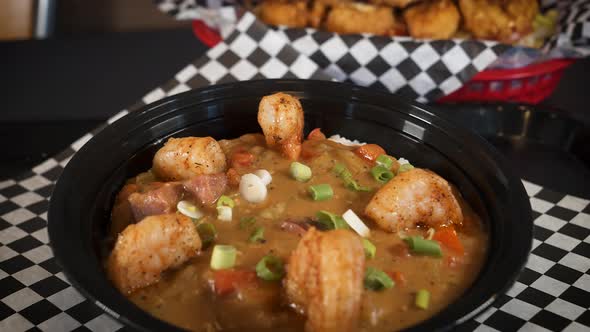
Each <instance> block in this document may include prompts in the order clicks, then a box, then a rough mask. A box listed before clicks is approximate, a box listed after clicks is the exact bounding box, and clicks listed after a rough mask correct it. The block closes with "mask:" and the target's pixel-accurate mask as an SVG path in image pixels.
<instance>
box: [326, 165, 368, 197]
mask: <svg viewBox="0 0 590 332" xmlns="http://www.w3.org/2000/svg"><path fill="white" fill-rule="evenodd" d="M332 172H333V173H334V174H335V175H336V176H337V177H339V178H341V179H342V181H343V182H344V186H345V187H346V188H348V189H350V190H354V191H371V188H369V187H365V186H361V185H359V184H358V183H357V182H356V181H355V180H354V179H353V178H352V174H351V173H350V171H349V170H348V168H346V166H344V164H341V163H339V164H336V165H334V168H332Z"/></svg>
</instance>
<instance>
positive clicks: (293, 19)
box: [258, 0, 308, 28]
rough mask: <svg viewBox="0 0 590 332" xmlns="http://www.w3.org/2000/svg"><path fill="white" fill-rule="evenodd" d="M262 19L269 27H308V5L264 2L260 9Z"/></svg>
mask: <svg viewBox="0 0 590 332" xmlns="http://www.w3.org/2000/svg"><path fill="white" fill-rule="evenodd" d="M258 11H259V14H258V15H259V17H260V19H261V20H262V21H263V22H264V23H266V24H269V25H284V26H288V27H291V28H304V27H306V26H307V21H308V13H307V5H306V3H305V2H303V1H296V2H284V1H276V0H273V1H264V2H262V4H260V6H259V7H258Z"/></svg>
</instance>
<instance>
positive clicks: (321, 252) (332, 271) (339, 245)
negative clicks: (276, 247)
mask: <svg viewBox="0 0 590 332" xmlns="http://www.w3.org/2000/svg"><path fill="white" fill-rule="evenodd" d="M364 271H365V254H364V251H363V246H362V243H361V239H360V238H359V237H358V236H357V235H355V234H354V233H352V232H350V231H348V230H335V231H329V232H319V231H317V230H316V229H315V228H310V229H309V230H308V231H307V233H306V234H305V236H304V237H303V238H302V239H301V241H300V242H299V244H298V245H297V248H296V249H295V251H293V253H292V254H291V257H290V259H289V264H288V266H287V277H286V279H285V280H284V284H285V288H286V292H287V297H288V299H289V301H290V302H291V304H292V305H293V306H294V307H295V308H296V309H298V310H299V311H300V312H301V313H303V314H305V315H306V316H307V322H306V323H305V330H306V331H307V332H331V331H334V332H336V331H338V332H341V331H352V330H355V329H356V327H357V325H358V319H359V312H360V306H361V295H362V292H363V274H364Z"/></svg>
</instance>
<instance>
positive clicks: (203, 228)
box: [197, 222, 217, 249]
mask: <svg viewBox="0 0 590 332" xmlns="http://www.w3.org/2000/svg"><path fill="white" fill-rule="evenodd" d="M197 233H199V238H201V243H202V247H203V249H205V248H207V247H209V246H210V245H211V243H213V241H215V239H216V238H217V230H215V226H213V224H210V223H208V222H204V223H202V224H198V225H197Z"/></svg>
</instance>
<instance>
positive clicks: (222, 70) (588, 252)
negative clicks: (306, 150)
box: [0, 17, 590, 332]
mask: <svg viewBox="0 0 590 332" xmlns="http://www.w3.org/2000/svg"><path fill="white" fill-rule="evenodd" d="M280 34H281V32H277V31H273V30H268V29H266V27H265V26H264V25H262V24H260V23H259V22H258V21H256V20H255V19H254V18H253V17H252V18H251V19H249V20H242V21H240V23H239V24H237V25H236V28H235V30H234V31H233V32H231V33H230V37H229V38H227V39H226V40H225V41H224V42H222V43H220V44H219V45H217V46H215V47H214V48H212V49H210V50H209V51H208V52H207V54H206V55H205V56H204V57H202V58H200V59H198V60H197V61H195V62H194V63H192V64H189V65H188V66H186V67H185V68H184V69H182V70H181V71H180V72H178V73H177V74H176V75H175V76H174V78H173V79H172V80H170V81H169V82H168V83H166V84H164V85H162V86H161V87H158V88H156V89H154V90H153V91H151V92H150V93H148V94H147V95H146V96H144V97H143V98H142V100H141V101H140V102H139V103H138V104H136V105H134V106H132V107H130V108H129V110H124V111H122V112H119V113H118V114H117V115H115V116H113V117H112V118H111V119H109V120H108V122H107V123H106V124H105V125H104V126H108V125H109V124H111V123H113V122H114V121H117V120H118V119H119V118H121V117H122V116H124V115H125V114H127V113H128V112H130V111H133V110H135V109H137V108H138V107H141V106H143V105H145V104H147V103H151V102H154V101H156V100H159V99H161V98H164V97H166V96H170V95H174V94H176V93H180V92H183V91H187V90H189V89H194V88H199V87H203V86H207V85H210V84H215V83H220V82H230V81H236V80H247V79H258V78H278V77H293V78H316V79H328V77H327V76H325V74H324V73H323V72H322V71H321V69H320V68H319V66H317V65H316V64H315V62H313V61H311V60H310V59H309V58H308V57H306V56H305V55H303V54H301V53H299V52H297V51H296V50H295V49H294V48H293V47H291V46H290V45H289V44H288V43H287V42H286V41H285V39H284V38H283V37H282V36H281V35H280ZM252 35H257V36H259V38H258V39H257V40H262V41H267V42H268V44H267V43H266V42H253V40H254V39H252V37H251V36H252ZM277 42H278V43H279V45H281V46H280V47H277ZM259 54H265V56H262V57H260V56H258V55H259ZM104 126H103V127H101V128H97V129H96V130H95V131H93V132H91V133H88V134H86V135H85V136H83V137H82V138H80V139H79V140H78V141H76V142H74V143H73V144H72V145H71V146H70V147H69V148H67V149H66V150H65V151H63V152H62V153H60V154H58V155H57V156H55V157H53V158H50V159H48V160H46V161H45V162H43V163H42V164H40V165H38V166H36V167H34V168H33V169H31V170H30V171H28V172H26V173H23V174H21V175H20V176H18V177H16V178H13V179H9V180H5V181H1V182H0V331H10V332H20V331H95V332H98V331H118V330H120V331H124V330H130V329H129V328H128V327H123V326H122V325H121V324H120V323H119V322H117V321H115V320H114V319H112V318H111V317H110V316H108V315H107V314H106V313H105V312H103V311H102V310H101V309H100V308H99V307H98V306H97V305H96V304H95V303H93V302H92V301H90V300H87V299H85V298H84V297H83V296H82V295H81V294H80V293H79V292H78V291H76V289H75V288H73V287H72V286H71V284H70V283H69V282H68V280H67V278H66V277H65V275H64V274H63V272H62V270H61V268H60V267H59V265H58V264H57V263H56V260H55V258H54V256H53V253H52V250H51V247H50V246H49V243H48V235H47V210H48V206H49V200H50V197H51V193H52V190H53V188H54V185H55V183H56V181H57V179H58V178H59V175H60V174H61V172H62V170H63V169H64V167H65V166H66V164H67V163H68V161H69V160H70V158H71V157H72V155H73V154H74V153H76V151H78V150H79V149H80V148H81V147H82V146H83V145H84V144H85V143H86V142H87V141H88V140H90V139H91V138H92V137H93V136H94V135H96V133H98V132H99V131H100V130H101V129H102V128H104ZM524 185H525V188H526V190H527V193H528V195H529V196H530V202H531V205H532V208H533V211H534V212H533V213H534V218H535V222H534V223H535V226H534V243H533V250H532V253H531V256H530V258H529V261H528V264H527V266H526V268H525V270H524V272H523V273H522V275H521V276H520V277H519V279H518V281H517V282H516V283H515V284H514V286H513V287H512V288H511V289H510V290H509V291H508V292H507V294H505V295H503V296H501V297H500V299H499V301H498V302H497V303H496V304H495V305H494V306H493V307H492V308H490V309H489V310H488V311H486V312H485V313H484V314H482V315H480V316H479V317H477V318H475V319H474V320H470V321H468V322H466V323H464V324H463V325H461V326H460V327H458V328H457V330H459V331H590V311H589V307H590V292H589V290H590V201H589V200H585V199H581V198H577V197H574V196H570V195H566V194H560V193H556V192H553V191H551V190H548V189H546V188H542V187H540V186H538V185H535V184H532V183H529V182H524Z"/></svg>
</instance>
